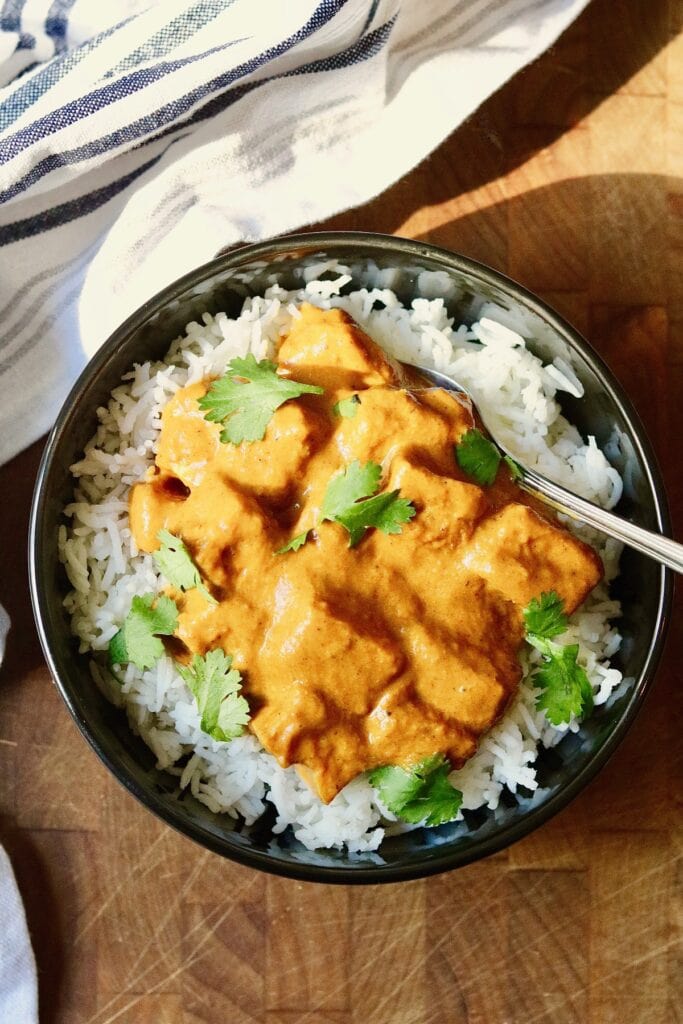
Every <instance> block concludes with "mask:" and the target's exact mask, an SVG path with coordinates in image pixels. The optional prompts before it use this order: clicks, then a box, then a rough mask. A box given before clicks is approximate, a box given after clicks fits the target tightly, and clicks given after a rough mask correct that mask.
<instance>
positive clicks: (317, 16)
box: [0, 0, 346, 192]
mask: <svg viewBox="0 0 683 1024" xmlns="http://www.w3.org/2000/svg"><path fill="white" fill-rule="evenodd" d="M345 3H346V0H321V2H320V4H319V5H318V7H317V8H316V10H315V11H314V12H313V14H312V15H311V17H310V18H309V20H308V21H307V22H306V24H305V25H303V26H302V28H300V29H298V30H297V31H296V32H295V33H293V35H291V36H289V38H288V39H285V40H283V41H282V42H280V43H277V44H276V45H275V46H272V47H270V48H269V49H268V50H266V51H264V52H263V53H262V54H260V55H259V56H258V57H255V58H252V59H251V60H248V61H245V62H244V63H243V64H240V65H238V67H236V68H233V69H231V70H230V71H228V72H226V73H224V74H223V75H219V76H217V77H216V78H214V79H212V81H210V82H208V83H207V84H206V85H203V86H201V87H198V88H197V89H194V90H192V92H190V93H188V94H186V96H184V97H182V98H181V99H180V100H179V101H176V103H180V105H181V110H180V111H179V112H180V113H182V108H184V109H189V107H190V106H192V105H193V104H194V103H195V102H196V101H197V99H200V98H201V96H202V95H206V93H207V92H209V91H215V90H216V89H217V88H220V87H221V86H222V85H230V84H231V83H232V82H233V81H236V80H237V79H239V78H242V77H244V75H247V74H250V73H251V72H252V71H256V70H257V69H258V68H260V67H261V66H262V65H263V64H265V63H266V62H267V61H269V60H272V59H273V58H274V57H279V56H281V55H282V54H283V53H285V52H286V51H287V50H290V49H292V47H293V46H296V44H297V43H300V42H302V41H303V40H304V39H306V38H308V37H309V36H310V35H312V34H313V33H314V32H315V31H316V30H317V29H319V28H321V27H322V26H323V25H324V24H326V22H328V21H329V20H330V19H331V18H333V17H334V16H335V15H336V14H337V13H338V12H339V11H340V10H341V9H342V7H344V5H345ZM217 49H218V48H217ZM203 56H204V55H201V56H192V57H186V58H184V59H183V60H178V61H164V62H163V63H162V64H159V65H157V66H156V67H152V68H142V69H141V70H139V71H134V72H132V73H131V74H130V75H127V76H125V77H124V78H121V79H119V80H118V81H116V82H112V83H111V84H110V85H106V86H103V87H102V88H100V89H95V90H93V91H92V92H89V93H86V95H85V96H82V97H79V98H78V99H77V100H72V101H71V102H70V103H66V104H65V105H64V106H62V107H59V108H57V109H56V110H54V111H52V112H51V113H50V114H47V115H45V116H44V117H41V118H38V119H37V120H36V121H34V122H33V123H32V124H30V125H27V126H26V127H25V128H21V129H20V130H19V131H17V132H15V133H14V135H11V136H9V137H8V138H7V139H5V140H4V142H3V146H2V150H1V151H0V164H6V163H8V162H9V161H10V160H12V159H13V158H14V157H15V156H17V154H18V153H21V152H22V151H23V150H25V149H28V148H29V147H30V146H32V145H34V143H36V142H39V141H41V140H42V139H45V138H47V137H49V136H50V135H52V134H54V133H55V132H57V131H59V130H60V129H62V128H64V127H65V125H68V124H74V123H75V122H77V121H80V120H82V119H83V118H86V117H89V116H90V114H92V113H94V112H95V111H98V110H102V109H103V108H104V107H107V106H109V105H111V104H112V103H116V102H117V100H120V99H122V98H123V97H126V96H130V95H132V94H134V93H136V92H138V91H139V90H141V89H145V88H147V86H149V85H152V84H154V83H155V82H157V81H159V80H160V79H162V78H164V77H165V76H166V75H167V74H169V73H171V72H173V71H176V70H178V69H179V68H181V67H183V66H185V65H187V64H190V63H193V62H194V61H196V60H200V59H202V57H203ZM169 106H174V104H170V105H169ZM8 192H9V190H8Z"/></svg>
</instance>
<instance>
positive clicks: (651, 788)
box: [0, 0, 683, 1024]
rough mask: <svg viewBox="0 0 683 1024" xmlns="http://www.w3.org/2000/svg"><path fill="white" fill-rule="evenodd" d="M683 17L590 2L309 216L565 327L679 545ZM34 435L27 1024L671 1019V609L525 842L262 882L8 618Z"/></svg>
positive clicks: (5, 744) (6, 565)
mask: <svg viewBox="0 0 683 1024" xmlns="http://www.w3.org/2000/svg"><path fill="white" fill-rule="evenodd" d="M682 28H683V8H682V7H681V4H680V3H677V2H674V0H629V2H623V3H621V2H615V0H594V2H593V3H592V4H591V5H590V6H589V7H588V9H587V10H586V11H585V13H584V14H583V15H582V17H581V18H580V19H579V20H578V22H577V23H576V24H575V25H574V26H572V27H571V28H570V30H569V31H568V32H567V33H566V34H565V35H564V37H563V38H562V39H561V40H560V41H559V42H558V44H557V45H556V46H555V47H554V49H553V50H552V51H551V52H550V53H548V54H546V55H545V56H544V57H542V58H541V59H540V60H539V61H538V62H537V63H536V64H535V65H533V66H532V67H530V68H528V69H527V70H526V71H524V72H523V73H522V74H520V75H519V76H518V77H517V78H516V79H515V80H514V81H513V82H511V83H509V84H508V85H507V86H505V87H504V88H503V89H502V90H501V91H500V92H499V93H498V94H497V95H496V96H494V97H493V98H492V99H491V100H490V101H489V102H487V103H486V104H485V105H484V106H483V107H482V108H481V109H480V110H479V111H478V113H477V114H476V115H475V116H474V117H473V118H472V119H471V120H470V121H469V122H468V123H467V124H465V125H464V126H463V127H462V128H460V129H459V130H458V131H456V132H455V133H454V134H453V135H452V136H451V137H450V138H449V139H448V140H447V141H446V142H445V143H444V144H443V145H442V146H441V147H440V148H439V149H438V151H437V152H435V153H434V154H433V155H432V156H431V157H430V158H429V159H428V160H427V161H425V163H424V164H422V165H421V166H420V167H419V168H417V169H416V170H415V171H413V173H411V174H410V175H409V176H408V177H407V178H405V179H404V180H402V181H401V182H399V183H398V184H397V185H396V186H394V187H393V188H392V189H391V190H390V191H389V192H387V193H386V194H384V195H383V196H381V197H380V198H378V199H377V200H375V201H374V202H372V203H370V204H369V205H367V206H366V207H364V208H362V209H359V210H355V211H351V212H347V213H344V214H342V215H340V216H338V217H335V218H334V219H333V220H332V221H330V222H328V224H326V225H320V226H323V227H334V228H340V229H341V228H358V229H369V230H378V231H388V232H396V233H398V234H402V235H408V236H412V237H414V238H419V239H426V240H428V241H431V242H436V243H439V244H441V245H444V246H447V247H449V248H452V249H455V250H459V251H460V252H463V253H466V254H467V255H470V256H474V257H476V258H478V259H481V260H483V261H484V262H486V263H488V264H490V265H491V266H493V267H496V268H498V269H501V270H503V271H505V272H507V273H509V274H510V275H511V276H513V277H515V278H517V279H518V280H519V281H521V282H522V283H523V284H525V285H526V286H527V287H529V288H531V289H532V290H535V291H537V292H538V293H539V294H540V295H541V296H543V298H545V299H546V300H548V301H549V302H550V303H551V304H552V305H554V306H555V307H556V308H557V309H558V310H559V311H560V312H561V313H563V314H564V315H565V316H567V317H568V318H569V319H570V320H571V321H573V322H574V323H575V324H576V325H577V326H578V328H579V329H580V330H582V331H583V332H584V333H585V334H586V335H587V337H588V338H589V339H590V340H591V341H592V343H593V344H594V345H595V346H596V347H597V348H598V350H599V351H600V352H601V353H602V355H603V356H604V358H605V359H606V360H607V362H608V363H609V364H610V366H611V367H612V369H613V370H614V371H615V372H616V374H617V376H618V377H619V378H620V380H621V381H622V383H623V384H624V385H625V387H626V388H627V390H628V391H629V393H630V395H631V396H632V398H633V400H634V402H635V404H636V406H637V408H638V410H639V411H640V413H641V415H642V417H643V419H644V421H645V424H646V426H647V428H648V431H649V433H650V436H651V438H652V441H653V443H654V446H655V448H656V450H657V453H658V456H659V458H660V460H661V464H662V466H663V469H664V474H665V478H666V480H667V485H668V490H669V496H670V501H671V507H672V511H673V513H674V520H675V522H676V524H677V528H678V534H679V536H681V535H683V488H682V479H681V473H680V450H681V429H680V426H679V422H680V421H679V416H680V415H681V403H682V402H683V390H682V388H681V384H682V380H683V372H682V371H683V273H682V272H681V271H682V269H683V267H682V259H681V258H682V256H683V35H682V34H681V29H682ZM28 414H30V410H27V415H28ZM40 448H41V445H40V444H38V445H35V446H34V447H33V448H32V449H30V450H29V451H27V452H25V453H24V454H22V455H21V456H19V457H18V458H17V459H15V460H14V461H13V462H12V463H11V464H10V465H8V466H6V467H4V469H2V470H1V471H0V495H1V496H2V497H1V500H0V520H1V522H0V536H1V537H2V545H3V547H2V574H1V578H0V600H1V601H2V602H3V603H4V604H5V605H6V606H7V608H8V609H9V611H10V613H11V615H12V618H13V620H14V628H13V632H12V634H11V639H10V646H9V653H8V660H7V662H6V665H5V667H4V668H3V671H2V675H1V676H0V840H1V841H2V842H3V843H4V844H5V846H6V848H7V849H8V851H9V854H10V856H11V858H12V860H13V863H14V866H15V868H16V873H17V876H18V881H19V885H20V888H21V891H22V894H23V898H24V901H25V904H26V909H27V915H28V921H29V926H30V930H31V934H32V937H33V942H34V946H35V951H36V955H37V960H38V967H39V975H40V1001H41V1020H42V1021H43V1022H44V1024H114V1022H119V1024H219V1022H220V1024H224V1022H227V1024H323V1022H325V1024H326V1022H330V1024H550V1022H552V1024H676V1022H680V1021H683V998H682V997H683V991H682V989H683V985H682V980H683V971H682V970H681V963H680V959H679V957H680V932H679V931H677V920H676V910H677V908H678V909H679V913H680V904H679V903H677V897H678V896H679V894H680V887H678V886H677V877H678V873H680V864H681V860H680V853H681V814H680V792H681V790H680V781H681V772H680V769H681V756H680V755H681V744H680V736H681V731H682V726H683V722H682V721H681V703H680V694H679V692H678V691H679V690H680V686H679V685H677V684H678V678H679V666H680V664H681V658H682V657H683V649H682V647H683V645H682V643H681V615H680V604H679V606H678V613H677V618H676V621H675V622H674V623H673V628H672V630H671V633H670V639H669V644H668V650H667V654H666V657H665V660H664V663H663V664H662V666H661V670H660V672H659V674H658V678H657V681H656V685H655V686H654V688H653V691H652V694H651V696H650V698H649V701H648V703H647V705H646V707H645V709H644V711H643V712H642V713H641V715H640V717H639V719H638V721H637V723H636V725H635V726H634V728H633V729H632V730H631V732H630V734H629V735H628V737H627V738H626V740H625V742H624V743H623V744H622V746H621V748H620V749H619V751H618V752H617V754H616V755H615V757H614V758H613V759H612V761H611V762H610V764H609V765H608V766H607V767H606V768H605V770H604V771H603V772H602V773H601V774H600V776H599V777H598V778H597V779H596V780H595V781H594V782H593V783H592V784H591V785H590V786H589V787H588V789H586V790H585V791H584V792H583V794H582V795H581V796H580V797H579V798H578V799H576V800H575V801H574V802H573V803H572V804H571V806H570V807H569V808H567V809H566V810H565V811H564V812H563V813H562V814H560V815H558V816H557V817H556V818H555V819H553V820H552V821H551V822H549V823H548V824H547V825H545V826H544V827H543V828H541V829H540V830H539V831H537V832H536V833H535V834H533V835H532V836H530V837H529V838H528V839H526V840H525V841H523V842H520V843H518V844H517V845H515V846H513V847H512V848H511V849H509V850H507V851H506V852H504V853H502V854H499V855H497V856H495V857H493V858H491V859H489V860H487V861H484V862H481V863H478V864H475V865H472V866H470V867H468V868H465V869H462V870H460V871H457V872H453V873H451V874H448V875H443V876H440V877H437V878H433V879H430V880H427V881H418V882H413V883H410V884H402V885H393V886H389V887H366V888H344V887H341V888H334V887H328V886H315V885H310V884H301V883H297V882H293V881H287V880H281V879H277V878H269V877H265V876H263V875H260V874H258V873H256V872H255V871H251V870H248V869H245V868H241V867H238V866H236V865H233V864H231V863H228V862H224V861H222V860H221V859H219V858H218V857H216V856H213V855H212V854H209V853H206V852H203V851H202V850H201V849H200V848H198V847H197V846H195V845H194V844H192V843H191V842H190V841H189V840H187V839H185V838H183V837H181V836H178V835H176V834H175V833H174V832H172V831H171V830H170V829H169V828H167V827H166V826H164V825H162V824H161V823H160V822H158V821H157V820H156V819H155V818H154V817H152V815H150V814H149V813H148V812H147V811H145V810H143V809H142V808H141V807H139V806H138V805H137V804H136V802H135V801H134V800H132V799H131V798H130V797H129V796H128V795H127V794H126V793H125V792H124V790H123V789H122V788H121V787H120V786H119V785H118V783H117V782H115V781H114V780H113V778H111V777H110V776H109V774H108V773H107V772H106V771H105V769H104V768H103V767H102V766H101V764H100V763H99V761H98V760H97V759H96V757H95V756H94V755H93V754H92V753H91V752H90V750H89V749H88V748H87V747H86V744H85V743H84V742H83V740H82V739H81V738H80V737H79V736H78V734H77V732H76V728H75V726H74V725H73V723H72V721H71V719H70V717H69V715H68V713H67V711H66V709H65V708H64V706H63V705H62V703H61V700H60V698H59V697H58V695H57V693H56V692H55V689H54V687H53V686H52V684H51V682H50V678H49V675H48V672H47V670H46V668H45V666H44V663H43V659H42V657H41V654H40V650H39V646H38V642H37V639H36V635H35V630H34V627H33V623H32V619H31V614H30V609H29V600H28V592H27V582H26V571H25V554H26V551H25V549H26V542H25V535H26V524H27V514H28V504H29V498H30V493H31V489H32V485H33V480H34V475H35V470H36V466H37V461H38V458H39V454H40ZM2 1024H13V1022H11V1021H7V1022H4V1021H3V1022H2Z"/></svg>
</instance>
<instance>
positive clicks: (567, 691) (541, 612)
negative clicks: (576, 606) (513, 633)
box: [523, 590, 593, 725]
mask: <svg viewBox="0 0 683 1024" xmlns="http://www.w3.org/2000/svg"><path fill="white" fill-rule="evenodd" d="M523 614H524V624H525V626H526V631H527V632H526V638H527V640H528V642H529V643H530V644H531V645H532V647H535V648H536V650H537V651H540V653H541V654H542V656H543V659H544V661H543V664H542V665H541V667H540V668H539V669H538V670H537V671H536V672H535V673H534V675H533V676H532V682H533V684H534V685H535V686H536V687H538V688H539V689H540V691H541V692H540V693H539V694H538V696H537V698H536V707H537V708H541V709H542V710H544V711H545V713H546V717H547V719H548V721H549V722H551V723H552V725H564V724H566V723H567V722H569V721H571V718H572V716H573V715H574V716H576V717H577V718H578V717H580V716H582V715H585V714H588V713H589V712H590V711H592V709H593V688H592V686H591V684H590V682H589V680H588V676H587V675H586V673H585V671H584V669H582V668H581V666H580V665H579V663H578V660H577V659H578V653H579V645H578V644H567V645H565V646H563V645H562V644H556V643H553V641H552V638H553V637H555V636H559V635H560V633H564V632H565V631H566V629H567V624H568V619H567V616H566V615H565V613H564V601H563V600H562V598H561V597H560V596H559V594H557V593H556V592H555V591H554V590H550V591H548V592H545V593H543V594H541V596H540V598H536V597H534V598H532V600H531V601H530V602H529V604H528V605H527V607H526V608H525V609H524V613H523Z"/></svg>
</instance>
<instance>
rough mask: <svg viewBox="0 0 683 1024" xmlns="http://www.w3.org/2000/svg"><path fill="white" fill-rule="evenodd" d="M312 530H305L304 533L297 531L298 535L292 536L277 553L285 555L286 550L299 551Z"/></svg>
mask: <svg viewBox="0 0 683 1024" xmlns="http://www.w3.org/2000/svg"><path fill="white" fill-rule="evenodd" d="M310 532H311V531H310V530H304V532H303V533H297V535H296V537H292V539H291V540H290V541H288V543H287V544H285V545H284V547H281V548H278V549H277V551H276V552H275V554H276V555H284V554H285V552H286V551H298V550H299V548H302V547H303V546H304V544H305V543H306V541H307V540H308V535H309V533H310Z"/></svg>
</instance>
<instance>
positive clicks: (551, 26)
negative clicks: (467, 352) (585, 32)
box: [0, 0, 587, 462]
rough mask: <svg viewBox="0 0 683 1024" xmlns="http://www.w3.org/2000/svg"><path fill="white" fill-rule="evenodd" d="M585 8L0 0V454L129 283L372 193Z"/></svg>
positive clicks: (112, 321) (53, 404) (537, 1)
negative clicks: (0, 86)
mask: <svg viewBox="0 0 683 1024" xmlns="http://www.w3.org/2000/svg"><path fill="white" fill-rule="evenodd" d="M586 2H587V0H402V2H401V0H106V2H103V0H0V7H1V10H0V85H2V86H3V87H2V88H0V261H1V262H0V310H1V311H2V312H1V314H0V462H3V461H5V460H7V459H9V458H10V457H11V456H12V455H14V454H15V453H16V452H18V451H19V450H20V449H21V448H23V447H24V446H25V445H27V444H29V443H30V442H31V441H33V440H34V439H35V438H37V437H39V436H40V435H41V434H42V433H43V432H44V431H45V430H46V429H47V428H48V427H49V426H50V425H51V423H52V421H53V419H54V417H55V414H56V412H57V410H58V408H59V405H60V403H61V401H62V400H63V398H64V395H65V393H66V390H67V388H68V386H69V384H70V383H71V382H72V381H73V379H74V377H75V375H76V374H77V372H78V371H79V369H80V368H81V367H82V365H83V364H84V362H85V360H86V358H87V356H88V355H89V354H90V353H92V352H93V351H94V350H95V349H96V348H97V346H98V345H99V344H100V343H101V342H102V341H103V340H104V338H105V337H106V336H107V334H108V333H109V332H110V331H111V330H112V329H113V328H114V327H115V326H116V324H117V323H119V322H120V321H121V320H122V319H123V318H124V317H125V316H127V315H128V313H130V312H131V311H132V310H133V309H134V308H135V307H136V306H137V305H139V304H140V303H141V302H142V301H143V300H144V299H146V298H147V297H149V296H150V295H151V294H153V293H154V292H155V291H157V290H158V289H159V288H160V287H162V286H163V285H165V284H167V283H168V282H169V281H171V280H172V279H173V278H175V277H178V276H179V275H180V274H182V273H184V272H185V271H187V270H189V269H190V268H192V267H193V266H196V265H197V264H199V263H201V262H203V261H204V260H206V259H209V258H210V257H211V256H212V255H214V254H215V252H216V251H217V250H218V249H220V248H222V247H223V246H226V245H230V244H232V243H234V242H236V241H239V240H242V239H258V238H263V237H266V236H270V235H276V234H279V233H282V232H284V231H287V230H289V229H292V228H295V227H299V226H301V225H304V224H309V223H312V222H314V221H317V220H321V219H324V218H325V217H327V216H329V215H331V214H333V213H336V212H338V211H340V210H343V209H345V208H347V207H350V206H355V205H357V204H359V203H362V202H364V201H365V200H367V199H370V198H371V197H372V196H374V195H376V194H377V193H378V192H380V191H382V189H384V188H386V187H387V186H388V185H389V184H391V182H393V181H395V180H396V179H397V178H399V177H400V176H401V175H403V174H405V173H406V172H407V171H408V170H410V168H411V167H413V166H414V165H415V164H416V163H418V162H419V161H420V160H422V159H423V158H424V157H425V156H426V155H427V154H428V153H429V152H430V151H431V150H432V149H433V148H434V147H435V146H437V145H438V143H439V142H440V141H441V140H442V139H443V138H445V136H446V135H448V134H449V132H451V131H452V130H453V128H455V127H456V125H458V124H459V123H460V122H461V121H462V120H463V119H464V118H465V117H467V116H468V115H469V114H470V113H471V112H472V111H473V110H474V109H475V108H476V107H477V106H478V105H479V104H480V103H481V102H482V100H484V99H485V98H486V96H488V95H489V94H490V93H492V92H493V91H494V90H495V89H496V88H498V87H499V86H500V85H501V84H502V83H503V82H504V81H505V80H506V79H507V78H509V77H510V76H511V75H512V74H513V73H514V72H515V71H516V70H517V69H519V68H520V67H521V66H522V65H524V64H525V63H527V62H528V61H529V60H531V59H533V58H534V57H536V56H537V55H538V54H539V53H540V52H541V51H542V50H544V49H545V48H546V47H547V46H548V45H549V44H550V43H551V42H552V41H553V40H554V39H555V38H556V37H557V35H558V34H559V33H560V32H561V31H562V30H563V29H564V28H565V27H566V25H567V24H568V23H569V22H570V21H571V20H572V19H573V18H574V17H575V16H576V14H577V13H578V12H579V10H581V9H582V8H583V7H584V6H585V4H586ZM467 159H468V156H467V153H463V160H467Z"/></svg>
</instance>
